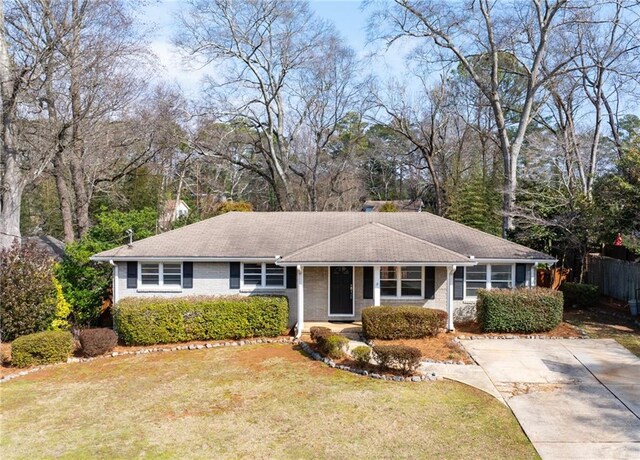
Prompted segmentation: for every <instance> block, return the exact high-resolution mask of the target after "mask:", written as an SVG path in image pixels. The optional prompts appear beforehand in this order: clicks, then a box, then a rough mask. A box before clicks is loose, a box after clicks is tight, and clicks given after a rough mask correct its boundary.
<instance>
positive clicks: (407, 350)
mask: <svg viewBox="0 0 640 460" xmlns="http://www.w3.org/2000/svg"><path fill="white" fill-rule="evenodd" d="M373 353H374V355H375V358H376V361H377V362H378V365H379V366H380V367H381V368H383V369H392V368H394V369H399V370H400V371H402V373H403V374H405V375H409V374H411V373H413V372H415V370H416V369H417V368H418V366H419V365H420V360H421V358H422V353H421V352H420V350H419V349H417V348H415V347H408V346H406V345H376V346H374V347H373Z"/></svg>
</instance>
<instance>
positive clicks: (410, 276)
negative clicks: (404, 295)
mask: <svg viewBox="0 0 640 460" xmlns="http://www.w3.org/2000/svg"><path fill="white" fill-rule="evenodd" d="M401 276H402V279H403V280H421V279H422V267H401Z"/></svg>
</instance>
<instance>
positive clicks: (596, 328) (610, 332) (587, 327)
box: [564, 310, 640, 357]
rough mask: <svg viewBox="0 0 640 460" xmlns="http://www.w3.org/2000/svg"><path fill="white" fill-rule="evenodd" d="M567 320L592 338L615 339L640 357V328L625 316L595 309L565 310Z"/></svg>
mask: <svg viewBox="0 0 640 460" xmlns="http://www.w3.org/2000/svg"><path fill="white" fill-rule="evenodd" d="M564 317H565V320H566V321H568V322H570V323H572V324H575V325H576V326H578V327H580V328H581V329H583V330H584V331H585V332H586V333H587V334H589V337H591V338H592V339H614V340H615V341H616V342H618V343H619V344H620V345H622V346H623V347H625V348H626V349H628V350H629V351H630V352H631V353H633V354H635V355H636V356H638V357H640V328H638V326H635V325H633V323H631V322H630V321H626V320H625V319H623V318H615V317H613V316H610V315H603V314H602V313H599V312H597V311H593V310H571V311H565V313H564Z"/></svg>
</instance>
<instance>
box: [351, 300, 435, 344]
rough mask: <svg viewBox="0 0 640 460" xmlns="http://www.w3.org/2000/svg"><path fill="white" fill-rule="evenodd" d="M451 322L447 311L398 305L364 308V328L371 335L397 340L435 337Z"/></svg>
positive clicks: (370, 336) (366, 334)
mask: <svg viewBox="0 0 640 460" xmlns="http://www.w3.org/2000/svg"><path fill="white" fill-rule="evenodd" d="M446 324H447V312H445V311H443V310H435V309H431V308H423V307H412V306H398V307H385V306H383V307H367V308H364V309H363V310H362V330H363V332H364V335H365V336H366V337H367V338H369V339H381V340H396V339H422V338H424V337H434V336H436V335H437V334H438V332H439V331H440V329H442V328H444V327H445V326H446Z"/></svg>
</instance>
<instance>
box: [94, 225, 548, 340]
mask: <svg viewBox="0 0 640 460" xmlns="http://www.w3.org/2000/svg"><path fill="white" fill-rule="evenodd" d="M92 260H97V261H105V262H106V261H108V262H111V263H112V265H113V266H114V269H113V276H114V285H113V292H114V298H115V300H116V301H117V300H118V299H122V298H124V297H131V296H138V297H139V296H145V297H146V296H189V295H233V294H235V295H237V294H240V295H251V294H282V295H286V296H287V297H288V298H289V304H290V323H291V325H292V326H293V325H297V333H298V334H300V332H301V331H302V330H303V328H304V321H356V320H360V318H361V311H362V308H364V307H367V306H371V305H381V304H382V305H420V306H424V307H429V308H440V309H443V310H446V311H447V312H448V313H449V322H448V328H449V329H453V322H454V319H455V320H462V319H469V318H472V317H473V315H475V303H476V293H477V291H478V289H491V288H511V287H514V286H523V287H529V286H535V284H536V270H535V266H536V264H538V263H553V262H555V260H554V259H553V258H552V257H550V256H548V255H546V254H543V253H540V252H537V251H534V250H532V249H529V248H527V247H524V246H521V245H518V244H515V243H512V242H509V241H507V240H504V239H502V238H499V237H497V236H493V235H489V234H487V233H484V232H481V231H479V230H475V229H473V228H470V227H467V226H465V225H462V224H459V223H456V222H453V221H451V220H448V219H445V218H443V217H438V216H435V215H433V214H430V213H428V212H422V213H363V212H272V213H269V212H251V213H242V212H231V213H227V214H223V215H220V216H217V217H213V218H211V219H207V220H204V221H201V222H198V223H195V224H192V225H188V226H186V227H183V228H180V229H177V230H173V231H170V232H167V233H163V234H160V235H156V236H153V237H150V238H146V239H143V240H140V241H135V242H134V243H133V244H132V245H131V246H128V245H125V246H120V247H118V248H115V249H111V250H108V251H104V252H101V253H99V254H96V255H95V256H93V257H92Z"/></svg>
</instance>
